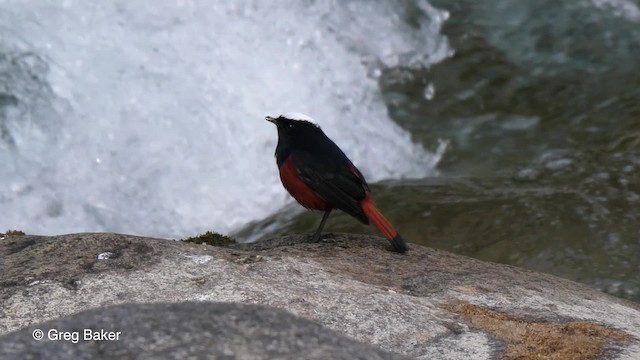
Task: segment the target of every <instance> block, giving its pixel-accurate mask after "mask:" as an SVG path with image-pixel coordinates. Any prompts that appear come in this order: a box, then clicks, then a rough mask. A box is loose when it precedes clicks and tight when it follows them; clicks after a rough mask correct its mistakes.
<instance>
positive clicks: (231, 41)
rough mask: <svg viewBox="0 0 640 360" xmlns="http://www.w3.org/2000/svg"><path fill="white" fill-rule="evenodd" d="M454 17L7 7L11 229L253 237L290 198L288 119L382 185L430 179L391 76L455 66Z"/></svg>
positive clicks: (382, 9)
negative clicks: (251, 224)
mask: <svg viewBox="0 0 640 360" xmlns="http://www.w3.org/2000/svg"><path fill="white" fill-rule="evenodd" d="M446 16H447V14H446V13H445V12H441V11H438V10H435V9H433V8H431V7H430V5H429V4H428V3H426V2H423V1H416V2H415V3H413V2H412V3H409V2H397V3H396V2H391V1H382V0H380V1H366V0H363V1H350V2H341V1H322V2H309V1H270V2H266V1H249V0H246V1H233V2H222V1H208V0H175V1H155V0H113V1H84V0H83V1H74V0H40V1H24V0H4V1H0V24H2V25H1V26H0V35H1V37H0V39H1V40H0V41H1V42H0V80H2V81H0V83H1V84H0V165H1V166H2V172H1V174H2V175H1V176H0V231H2V230H6V229H9V228H11V229H14V228H17V229H21V230H24V231H26V232H28V233H40V234H58V233H67V232H81V231H117V232H126V233H134V234H144V235H152V236H163V237H182V236H186V235H193V234H196V233H199V232H202V231H203V230H208V229H213V230H216V231H220V232H230V231H234V230H237V229H239V228H240V227H241V226H242V225H244V224H245V223H247V222H248V221H251V220H256V219H260V218H263V217H265V216H267V215H268V214H270V213H272V212H274V211H276V210H277V209H279V208H281V207H282V206H284V205H285V204H286V203H287V202H288V201H291V200H290V199H289V198H288V196H287V195H286V193H285V191H284V190H283V188H282V186H281V185H280V183H279V179H278V176H277V169H276V165H275V160H274V158H273V151H274V148H275V142H276V131H275V129H274V127H273V125H272V124H270V123H268V122H266V121H264V116H265V115H277V114H279V113H283V112H288V111H297V112H304V113H307V114H309V115H311V116H313V117H314V118H315V119H316V120H317V121H318V122H319V123H320V125H321V126H322V127H323V129H324V130H325V132H326V133H327V134H328V135H329V136H330V137H332V138H333V139H334V140H335V141H336V142H337V143H338V144H339V145H340V146H341V147H342V148H343V149H344V150H345V152H346V153H347V155H349V156H350V157H351V158H352V159H353V160H354V162H355V163H356V164H358V166H359V167H360V168H361V170H363V172H364V173H365V175H366V176H368V178H369V180H370V181H375V180H379V179H383V178H397V177H422V176H426V175H428V174H430V173H431V172H432V171H433V167H434V166H435V163H436V162H437V160H438V156H437V155H434V154H432V153H429V152H428V151H426V150H425V149H423V148H422V147H421V146H419V145H417V144H414V143H412V141H411V139H410V134H408V133H406V132H405V131H403V130H402V129H401V128H400V127H398V126H397V125H395V123H393V122H392V121H391V120H390V119H389V118H388V116H387V114H386V109H385V106H384V103H383V102H382V100H381V96H380V93H379V89H378V86H377V82H376V76H377V75H378V74H379V69H380V67H381V66H395V65H417V64H421V65H428V64H431V63H434V62H437V61H440V60H442V59H443V58H444V57H446V56H447V54H448V52H449V51H450V50H449V48H448V47H447V44H446V40H445V39H443V38H442V37H441V35H440V34H439V30H440V26H441V24H442V22H443V21H444V20H445V19H446ZM406 18H411V21H407V20H406ZM372 145H374V146H372Z"/></svg>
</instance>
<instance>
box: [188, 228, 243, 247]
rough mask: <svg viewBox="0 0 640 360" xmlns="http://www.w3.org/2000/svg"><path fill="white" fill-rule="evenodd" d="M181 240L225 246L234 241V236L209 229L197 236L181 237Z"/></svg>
mask: <svg viewBox="0 0 640 360" xmlns="http://www.w3.org/2000/svg"><path fill="white" fill-rule="evenodd" d="M182 241H185V242H190V243H195V244H207V245H211V246H225V245H230V244H235V243H236V240H235V239H234V238H231V237H229V236H226V235H222V234H218V233H216V232H211V231H207V232H206V233H204V234H201V235H198V236H193V237H189V238H186V239H182Z"/></svg>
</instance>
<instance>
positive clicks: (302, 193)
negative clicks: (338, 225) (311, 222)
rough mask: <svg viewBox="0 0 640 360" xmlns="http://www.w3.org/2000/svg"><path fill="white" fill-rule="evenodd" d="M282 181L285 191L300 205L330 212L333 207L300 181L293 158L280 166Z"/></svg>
mask: <svg viewBox="0 0 640 360" xmlns="http://www.w3.org/2000/svg"><path fill="white" fill-rule="evenodd" d="M280 180H281V181H282V185H284V187H285V189H287V191H288V192H289V194H291V196H293V198H294V199H296V200H297V201H298V202H299V203H300V205H302V206H304V207H306V208H307V209H311V210H321V211H328V210H331V209H333V206H332V205H331V204H329V203H328V202H327V201H325V200H324V199H323V198H321V197H320V196H318V195H317V194H316V193H315V192H314V191H313V190H311V188H310V187H309V186H308V185H307V184H305V183H304V181H302V179H300V177H299V176H298V173H297V171H296V168H295V166H294V164H293V158H292V157H291V156H289V157H288V158H287V159H286V160H285V161H284V163H282V166H280Z"/></svg>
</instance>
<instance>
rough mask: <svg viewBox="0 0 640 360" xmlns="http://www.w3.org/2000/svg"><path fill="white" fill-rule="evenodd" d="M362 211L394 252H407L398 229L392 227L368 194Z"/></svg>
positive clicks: (363, 202)
mask: <svg viewBox="0 0 640 360" xmlns="http://www.w3.org/2000/svg"><path fill="white" fill-rule="evenodd" d="M361 205H362V210H364V213H365V215H367V218H369V221H371V222H372V223H373V225H374V226H375V227H376V228H378V230H379V231H380V232H381V233H382V235H383V236H384V237H385V238H386V239H387V240H389V241H390V242H391V245H392V246H393V250H395V251H396V252H399V253H403V252H406V251H407V244H405V242H404V240H403V239H402V237H401V236H400V234H398V232H397V231H396V229H395V228H394V227H393V225H391V223H390V222H389V220H387V218H385V217H384V215H382V213H381V212H380V210H378V208H377V207H376V205H375V204H374V203H373V200H372V199H371V195H370V194H368V193H367V196H366V197H365V198H364V200H362V203H361Z"/></svg>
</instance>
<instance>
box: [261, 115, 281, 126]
mask: <svg viewBox="0 0 640 360" xmlns="http://www.w3.org/2000/svg"><path fill="white" fill-rule="evenodd" d="M264 119H265V120H267V121H268V122H270V123H274V124H276V125H278V123H277V122H276V118H274V117H271V116H267V117H266V118H264Z"/></svg>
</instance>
